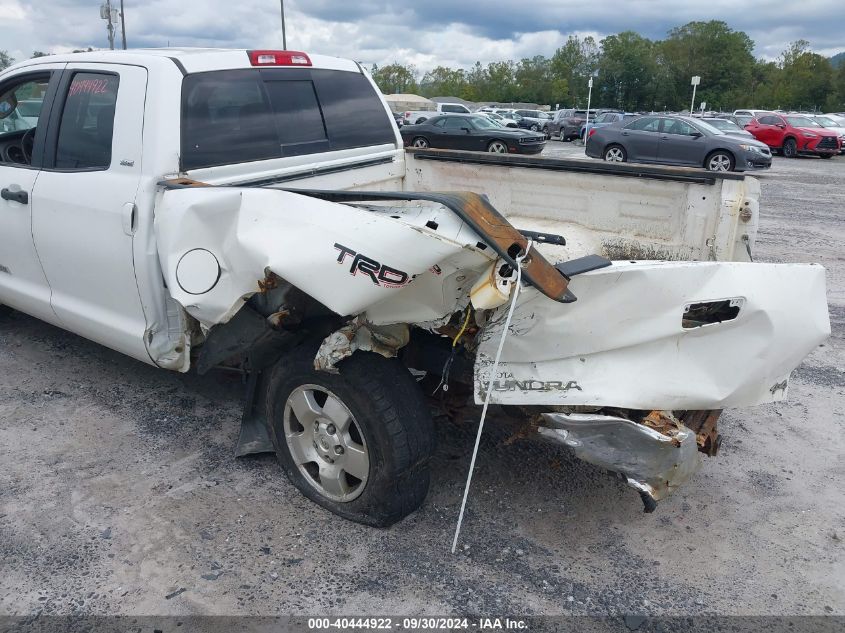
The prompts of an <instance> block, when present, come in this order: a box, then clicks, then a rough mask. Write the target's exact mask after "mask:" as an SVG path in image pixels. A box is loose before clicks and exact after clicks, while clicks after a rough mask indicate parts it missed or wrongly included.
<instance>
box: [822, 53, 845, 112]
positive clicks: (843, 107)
mask: <svg viewBox="0 0 845 633" xmlns="http://www.w3.org/2000/svg"><path fill="white" fill-rule="evenodd" d="M831 88H832V89H831V93H830V97H829V98H828V102H827V108H826V109H827V110H828V111H831V112H843V111H845V63H843V64H839V67H838V68H837V69H836V74H835V75H834V77H833V85H832V87H831Z"/></svg>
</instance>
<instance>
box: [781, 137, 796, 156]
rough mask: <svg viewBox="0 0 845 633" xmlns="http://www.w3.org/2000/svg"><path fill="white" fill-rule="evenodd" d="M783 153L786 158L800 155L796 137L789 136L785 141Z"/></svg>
mask: <svg viewBox="0 0 845 633" xmlns="http://www.w3.org/2000/svg"><path fill="white" fill-rule="evenodd" d="M783 155H784V156H785V157H786V158H795V157H796V156H798V143H796V142H795V139H794V138H788V139H786V140H785V141H784V142H783Z"/></svg>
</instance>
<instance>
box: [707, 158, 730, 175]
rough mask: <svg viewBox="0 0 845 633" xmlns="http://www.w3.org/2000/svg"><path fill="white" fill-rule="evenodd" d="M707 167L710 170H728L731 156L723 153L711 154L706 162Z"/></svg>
mask: <svg viewBox="0 0 845 633" xmlns="http://www.w3.org/2000/svg"><path fill="white" fill-rule="evenodd" d="M707 169H709V170H710V171H730V170H731V157H730V156H727V155H725V154H713V156H711V157H710V160H709V161H708V162H707Z"/></svg>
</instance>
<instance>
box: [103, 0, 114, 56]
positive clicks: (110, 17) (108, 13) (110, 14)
mask: <svg viewBox="0 0 845 633" xmlns="http://www.w3.org/2000/svg"><path fill="white" fill-rule="evenodd" d="M115 13H117V11H113V10H112V8H111V0H106V3H105V4H104V5H103V6H101V7H100V18H101V19H103V20H106V21H107V23H108V25H107V27H106V28H107V29H108V31H109V48H110V49H111V50H114V18H115V17H116V16H115Z"/></svg>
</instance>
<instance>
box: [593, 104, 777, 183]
mask: <svg viewBox="0 0 845 633" xmlns="http://www.w3.org/2000/svg"><path fill="white" fill-rule="evenodd" d="M586 151H587V155H588V156H592V157H594V158H603V159H604V160H606V161H612V162H613V161H615V162H624V161H628V160H630V161H633V162H637V163H661V164H664V165H686V166H689V167H704V168H705V169H709V170H710V171H745V170H746V169H768V168H769V167H771V166H772V153H771V151H770V150H769V148H768V146H767V145H766V144H765V143H761V142H760V141H757V140H755V139H744V138H740V137H737V136H731V135H729V134H725V133H724V132H722V131H721V130H719V129H717V128H715V127H713V126H712V125H709V124H708V123H706V122H704V121H702V120H701V119H692V118H690V117H684V116H667V115H655V116H652V115H646V116H641V117H638V118H636V119H634V120H633V121H631V122H630V123H625V124H624V125H620V124H615V125H611V126H608V127H603V128H600V129H597V130H595V132H593V134H592V135H591V136H590V137H589V138H588V140H587V148H586Z"/></svg>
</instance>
